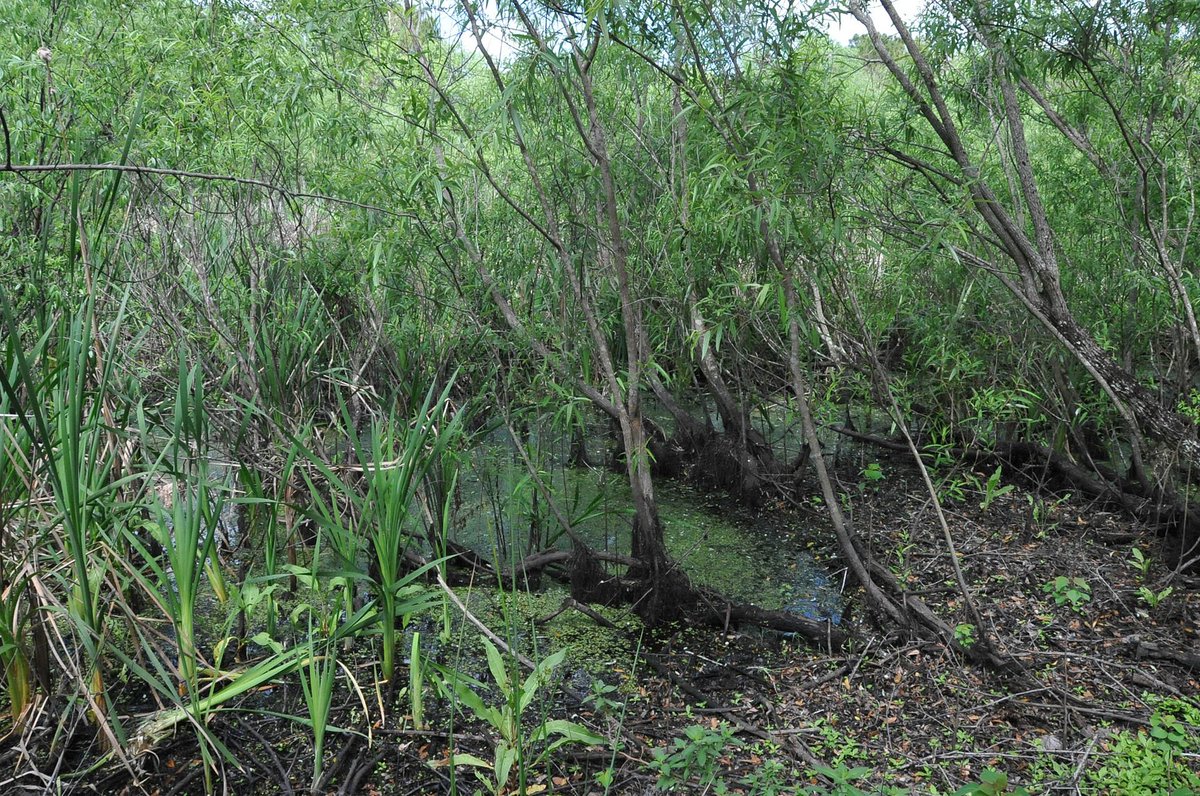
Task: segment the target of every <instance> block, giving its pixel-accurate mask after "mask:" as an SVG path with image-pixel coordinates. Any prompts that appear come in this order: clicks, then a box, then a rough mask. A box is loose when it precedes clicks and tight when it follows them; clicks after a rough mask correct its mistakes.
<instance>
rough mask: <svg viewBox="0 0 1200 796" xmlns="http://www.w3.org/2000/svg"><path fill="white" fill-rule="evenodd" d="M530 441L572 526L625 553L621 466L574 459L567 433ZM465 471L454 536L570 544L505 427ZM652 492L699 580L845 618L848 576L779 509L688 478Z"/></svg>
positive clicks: (771, 604)
mask: <svg viewBox="0 0 1200 796" xmlns="http://www.w3.org/2000/svg"><path fill="white" fill-rule="evenodd" d="M525 444H526V450H527V452H528V455H529V456H530V459H531V460H532V461H535V462H537V465H538V467H539V470H540V473H539V476H540V478H541V479H542V481H543V482H544V483H545V484H546V485H547V486H548V487H549V488H550V489H551V490H552V492H553V494H554V499H555V500H556V502H557V503H558V506H559V508H560V510H561V511H562V512H563V513H564V514H566V515H567V517H568V518H569V519H570V521H571V524H572V526H573V529H574V530H575V532H576V533H577V534H579V535H580V536H581V537H582V538H583V539H584V540H585V541H586V542H587V543H588V544H589V545H591V546H592V547H593V548H595V549H597V550H603V551H611V552H615V553H625V554H627V553H628V551H629V536H630V517H631V505H632V504H631V500H630V490H629V483H628V481H627V480H626V477H625V475H624V473H623V472H621V473H618V472H614V471H612V470H609V469H607V468H605V467H601V466H589V467H572V466H569V465H568V460H569V448H570V446H569V442H568V440H566V439H565V438H564V437H563V435H561V434H555V433H550V432H543V431H539V430H538V429H536V428H531V429H530V430H529V431H528V432H527V434H526V436H525ZM604 445H605V442H604V440H602V439H601V440H593V441H590V442H589V443H588V458H589V459H590V460H591V461H593V462H604V461H605V460H606V457H607V455H608V452H607V451H606V450H605V449H604ZM459 478H460V480H459V494H458V497H457V501H456V506H455V512H454V525H453V527H454V528H455V538H456V541H458V542H460V543H462V544H465V545H467V546H469V547H471V548H473V549H474V550H476V551H477V552H479V553H481V554H483V555H486V556H488V557H489V558H491V559H493V560H498V561H501V562H502V563H511V562H513V561H514V560H519V559H520V558H521V557H523V556H524V555H527V554H528V553H530V552H533V551H535V550H538V549H544V548H545V547H549V546H557V547H561V548H564V549H565V548H566V547H567V540H566V539H565V537H563V536H562V535H561V531H560V530H559V525H558V523H557V521H556V520H555V517H554V513H553V512H552V511H551V510H550V509H549V508H548V507H547V506H546V502H545V499H544V497H542V496H541V495H539V494H538V492H537V489H536V487H535V484H534V482H533V480H532V479H531V478H530V477H529V474H528V471H527V469H526V466H525V464H524V462H523V461H522V459H521V457H520V456H519V454H518V451H517V449H516V447H515V444H514V442H513V440H512V438H511V436H510V435H509V433H508V431H507V430H506V429H504V428H501V429H499V430H497V431H494V432H493V433H491V434H489V435H488V436H487V437H486V438H485V439H484V440H483V441H482V442H481V443H480V445H479V446H478V447H477V448H476V449H475V451H473V453H472V455H471V459H470V462H469V463H467V464H465V466H464V468H463V472H462V473H461V474H460V476H459ZM655 491H656V496H657V498H658V505H659V512H660V516H661V518H662V520H663V524H664V526H665V532H666V541H667V546H668V550H669V551H670V554H671V556H672V558H674V559H675V560H676V561H678V562H679V563H680V565H681V566H682V567H683V568H684V569H685V570H686V571H687V573H688V575H689V576H690V577H691V578H692V579H693V580H694V581H695V582H697V583H699V584H701V585H705V586H709V587H712V588H714V589H716V590H718V591H719V592H721V593H723V594H725V595H727V596H729V597H730V598H733V599H736V600H741V601H745V602H752V603H755V604H756V605H760V606H762V607H764V608H769V609H787V610H790V611H793V612H796V613H799V614H802V615H804V616H807V617H809V618H812V619H818V620H823V619H826V618H829V619H832V620H833V621H834V622H835V623H836V622H837V621H838V620H839V619H840V615H841V610H842V602H841V586H842V578H841V576H840V575H838V576H837V577H834V576H833V575H832V574H831V573H830V572H828V571H826V570H825V569H824V568H823V567H822V566H821V565H820V564H818V563H817V562H816V561H815V560H814V558H813V556H812V555H811V554H810V553H809V552H808V551H807V550H806V549H805V545H804V542H803V541H802V536H803V535H802V534H800V533H797V532H794V530H793V529H789V528H787V527H786V522H781V520H780V518H779V517H764V515H750V514H747V513H745V512H733V511H728V510H726V507H725V506H723V505H722V504H721V502H720V501H721V500H722V499H725V498H723V496H721V495H719V494H714V493H712V492H702V491H701V490H699V489H697V488H695V487H693V486H691V485H689V484H686V483H683V482H681V481H675V480H667V479H658V480H656V482H655ZM725 500H727V499H725Z"/></svg>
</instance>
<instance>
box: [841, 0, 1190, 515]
mask: <svg viewBox="0 0 1200 796" xmlns="http://www.w3.org/2000/svg"><path fill="white" fill-rule="evenodd" d="M882 5H883V9H884V11H885V13H886V15H887V18H888V20H889V21H890V23H891V27H892V28H893V29H894V31H895V35H896V37H897V39H896V41H897V42H898V45H896V46H892V44H891V42H890V41H889V40H888V39H887V38H886V37H885V36H884V35H883V34H882V33H881V32H880V30H879V29H878V28H877V26H876V25H875V22H874V20H873V18H872V17H871V15H870V14H869V13H868V12H867V11H866V10H865V8H864V6H863V5H862V4H861V3H854V4H852V6H851V11H852V12H853V14H854V16H855V17H856V18H857V19H858V20H859V21H860V22H861V23H862V24H863V25H864V26H865V27H866V28H867V31H868V37H869V40H870V44H871V49H872V50H873V51H874V54H875V56H876V57H877V58H878V59H879V60H880V61H881V62H882V64H883V65H884V67H885V68H886V70H887V73H888V75H889V79H890V81H891V83H892V85H893V86H894V87H895V88H896V89H897V90H898V93H899V96H900V97H901V101H902V103H903V104H904V105H905V106H906V107H907V108H908V110H909V111H911V112H912V113H913V114H915V116H916V117H917V118H919V119H920V120H921V121H922V122H923V123H924V125H926V129H927V130H928V131H929V132H930V133H931V136H932V140H931V141H930V142H929V143H930V146H925V145H922V144H920V143H918V142H919V141H920V137H919V136H917V137H916V138H910V139H909V141H905V140H902V139H898V138H892V139H890V140H886V141H884V142H882V144H881V148H882V150H883V151H884V152H886V153H887V155H888V156H889V157H890V158H892V159H894V160H895V161H897V162H898V163H900V164H901V165H902V166H904V167H905V168H906V169H907V170H909V171H911V172H912V173H914V174H916V175H918V176H919V177H920V178H921V180H922V181H923V182H924V183H925V184H926V185H927V186H928V188H929V191H928V196H929V197H930V198H931V199H932V201H933V203H934V205H939V204H940V206H941V208H942V209H941V210H940V211H939V212H938V216H939V217H940V218H941V219H943V222H944V223H945V225H946V227H947V229H948V230H952V232H951V233H950V234H947V235H944V236H943V237H942V238H941V241H942V246H943V248H944V250H945V251H947V252H949V253H950V254H951V255H952V256H953V257H954V258H956V259H957V260H958V261H960V262H962V263H964V264H966V265H967V266H968V267H969V268H971V269H974V270H976V271H978V272H980V273H982V274H986V275H987V276H989V277H991V278H993V279H995V280H996V281H998V282H999V283H1000V284H1001V285H1003V286H1004V288H1005V289H1006V290H1007V291H1008V293H1009V294H1010V295H1011V296H1012V297H1013V298H1014V299H1015V300H1016V301H1017V302H1018V303H1019V305H1020V306H1021V307H1022V308H1023V309H1024V310H1025V312H1027V313H1028V315H1029V316H1030V317H1032V318H1033V319H1034V320H1035V322H1036V323H1037V324H1039V325H1040V326H1041V328H1042V329H1043V330H1044V331H1045V333H1046V334H1047V335H1048V336H1049V337H1050V338H1051V339H1052V340H1054V341H1056V342H1057V343H1058V344H1059V345H1060V346H1061V347H1062V349H1063V350H1064V351H1065V352H1067V354H1068V355H1069V356H1070V357H1071V358H1072V359H1073V360H1074V361H1075V362H1076V363H1077V364H1078V365H1079V367H1080V368H1082V370H1083V371H1085V372H1086V373H1087V375H1088V377H1089V378H1090V379H1091V381H1092V383H1093V384H1094V385H1095V386H1096V388H1097V389H1098V390H1099V391H1101V392H1102V394H1103V395H1105V396H1106V397H1107V399H1108V400H1109V401H1110V402H1111V405H1112V406H1113V407H1114V408H1115V411H1116V413H1117V415H1118V416H1119V418H1120V422H1121V424H1122V425H1123V427H1124V429H1125V438H1126V440H1127V441H1128V443H1129V444H1130V445H1131V446H1132V448H1133V452H1134V463H1135V470H1136V471H1139V474H1140V476H1141V478H1142V481H1143V482H1144V483H1146V482H1148V481H1149V480H1150V478H1148V477H1147V475H1146V473H1145V472H1144V471H1142V466H1143V464H1146V469H1148V470H1154V469H1158V470H1159V473H1160V474H1164V473H1165V472H1166V471H1167V470H1169V468H1164V467H1163V466H1162V465H1161V464H1160V465H1159V467H1157V468H1155V467H1154V461H1153V460H1152V461H1150V462H1148V463H1147V462H1146V458H1147V457H1145V456H1144V455H1143V453H1144V451H1145V447H1146V437H1149V438H1152V439H1153V440H1156V441H1157V442H1158V443H1159V444H1160V445H1162V446H1164V447H1165V448H1167V449H1170V450H1173V451H1175V452H1177V454H1178V455H1179V456H1180V457H1181V458H1182V460H1183V461H1184V462H1186V463H1187V464H1188V466H1189V467H1195V466H1196V465H1200V439H1198V438H1197V434H1196V428H1195V425H1194V424H1193V422H1192V421H1191V420H1190V419H1189V418H1188V417H1187V416H1185V415H1184V414H1182V413H1181V412H1180V411H1179V409H1178V407H1177V402H1178V397H1179V396H1178V394H1174V395H1172V394H1170V393H1167V394H1164V393H1162V392H1161V391H1159V390H1156V389H1155V388H1154V386H1152V385H1151V384H1148V383H1146V381H1145V379H1146V378H1147V376H1148V375H1149V373H1148V371H1147V369H1140V368H1136V367H1134V365H1135V363H1134V362H1132V361H1130V360H1127V361H1125V362H1122V361H1121V360H1120V359H1119V358H1118V357H1117V356H1115V355H1114V352H1113V351H1112V350H1110V349H1109V348H1108V347H1106V345H1105V344H1104V342H1103V341H1102V340H1101V339H1100V338H1099V337H1098V335H1097V332H1096V331H1095V329H1094V328H1089V326H1088V325H1087V324H1085V323H1084V322H1082V321H1081V320H1080V319H1079V318H1080V315H1079V307H1078V306H1077V305H1075V304H1073V302H1072V300H1071V295H1072V293H1075V294H1078V293H1079V292H1080V291H1079V288H1078V286H1079V285H1086V284H1087V282H1088V281H1089V280H1091V279H1094V278H1095V277H1093V276H1092V273H1093V272H1092V270H1091V268H1090V267H1089V266H1090V262H1089V261H1090V260H1092V259H1093V258H1094V256H1095V254H1094V251H1095V250H1094V249H1093V248H1092V247H1093V246H1095V245H1096V244H1095V241H1096V238H1095V237H1093V236H1090V235H1088V236H1082V237H1079V236H1073V234H1072V233H1074V232H1076V231H1077V230H1078V224H1077V222H1072V220H1071V219H1069V218H1066V217H1064V214H1063V213H1060V212H1057V210H1056V207H1055V206H1054V205H1053V203H1052V202H1048V201H1047V198H1046V191H1045V187H1046V185H1047V184H1054V181H1055V179H1057V178H1056V177H1054V176H1052V175H1053V174H1054V172H1055V171H1056V170H1057V168H1056V164H1053V163H1050V162H1047V161H1046V160H1045V159H1044V158H1043V157H1039V152H1041V151H1045V150H1044V148H1043V143H1042V142H1043V141H1045V140H1047V138H1050V139H1054V138H1057V139H1058V140H1060V141H1062V142H1065V143H1066V144H1067V145H1069V147H1070V148H1071V149H1073V150H1075V151H1076V152H1077V153H1078V154H1079V155H1080V156H1081V160H1082V161H1083V162H1084V163H1085V164H1086V166H1087V168H1088V169H1091V170H1092V172H1093V173H1092V175H1091V179H1090V188H1091V190H1092V191H1094V192H1095V193H1094V194H1092V195H1093V197H1094V198H1095V199H1096V200H1097V202H1098V204H1099V205H1101V206H1105V212H1104V216H1105V217H1106V218H1107V220H1108V224H1105V225H1103V226H1102V227H1101V229H1103V232H1104V233H1105V235H1106V236H1109V237H1110V238H1112V237H1115V238H1117V239H1118V240H1119V241H1120V243H1119V246H1120V248H1121V249H1122V250H1124V251H1126V252H1128V253H1129V257H1128V260H1127V265H1128V267H1130V268H1132V269H1136V270H1138V271H1141V272H1142V273H1143V274H1144V275H1145V279H1144V280H1143V282H1142V284H1143V286H1144V288H1145V289H1146V290H1147V291H1148V292H1150V293H1151V294H1153V293H1154V292H1156V291H1160V290H1161V291H1164V292H1165V293H1166V295H1167V296H1169V299H1170V304H1171V305H1173V306H1174V308H1175V311H1176V313H1177V314H1176V319H1177V324H1178V329H1179V330H1180V333H1181V334H1180V339H1181V340H1183V341H1185V343H1186V346H1187V349H1188V350H1187V351H1184V352H1183V353H1184V355H1185V360H1186V361H1192V360H1193V359H1194V356H1195V353H1194V352H1195V351H1196V350H1197V348H1196V342H1197V337H1196V320H1195V311H1194V308H1193V299H1192V295H1191V292H1190V290H1191V288H1190V287H1189V282H1190V281H1191V279H1192V277H1191V276H1190V275H1189V273H1188V267H1187V265H1186V264H1187V263H1189V262H1191V260H1192V259H1193V258H1192V252H1193V251H1194V241H1193V240H1192V235H1191V229H1192V218H1193V216H1194V210H1195V198H1194V197H1195V190H1194V187H1193V186H1194V180H1195V177H1196V176H1197V175H1196V169H1195V159H1194V155H1193V153H1194V151H1195V146H1196V133H1195V124H1194V121H1193V116H1194V108H1195V101H1194V98H1193V97H1194V95H1193V94H1192V92H1191V90H1190V89H1191V86H1190V82H1191V80H1192V78H1191V75H1192V74H1194V65H1195V56H1196V51H1195V47H1196V45H1195V43H1194V34H1193V32H1192V31H1193V30H1194V22H1195V20H1194V19H1192V18H1190V17H1189V16H1188V13H1189V12H1187V11H1186V9H1178V8H1175V7H1174V6H1170V5H1163V6H1161V7H1159V6H1158V5H1147V6H1144V7H1138V8H1137V9H1134V8H1133V7H1130V6H1127V5H1125V4H1121V3H1112V4H1102V5H1101V6H1100V7H1095V8H1093V7H1092V6H1090V5H1087V4H1078V3H1067V4H1063V6H1062V7H1061V8H1056V9H1051V8H1048V7H1042V6H1040V5H1037V4H1021V3H1017V4H986V5H984V4H978V3H969V2H948V3H945V4H942V5H940V6H938V7H937V8H936V11H935V12H933V13H931V15H930V17H929V20H930V21H929V25H930V28H929V29H930V32H931V34H932V36H931V38H930V39H929V40H927V41H924V42H923V41H922V40H921V39H919V38H918V36H917V35H916V34H915V33H914V32H913V31H912V30H911V29H910V28H909V26H908V25H907V24H906V23H905V22H904V20H903V19H902V18H901V17H900V15H899V13H898V12H897V11H896V8H895V6H894V5H893V3H892V2H891V0H882ZM972 81H973V82H972ZM1081 98H1082V100H1081ZM975 118H982V119H987V120H990V124H991V125H992V127H991V131H990V133H989V132H988V131H987V130H980V129H978V128H973V127H972V122H971V120H972V119H975ZM901 127H903V125H901ZM947 219H949V221H946V220H947ZM1088 226H1089V227H1090V228H1091V229H1092V230H1094V229H1095V224H1094V222H1093V223H1091V224H1089V225H1088ZM1089 231H1091V230H1089ZM1105 248H1106V249H1111V248H1112V244H1111V243H1108V244H1107V245H1106V246H1105ZM1097 299H1098V300H1099V301H1101V302H1104V301H1107V302H1111V297H1105V298H1101V297H1097ZM1101 306H1102V307H1103V306H1105V305H1104V304H1102V305H1101ZM1107 306H1111V304H1108V305H1107ZM1189 371H1190V366H1189ZM1181 378H1182V380H1183V382H1184V383H1187V382H1189V381H1190V379H1188V378H1187V377H1186V376H1184V377H1181ZM1150 476H1151V477H1152V476H1153V473H1152V472H1151V473H1150ZM1166 495H1167V496H1168V500H1169V502H1174V500H1175V499H1174V497H1173V496H1172V495H1173V492H1172V490H1171V489H1170V487H1169V485H1168V487H1167V489H1166Z"/></svg>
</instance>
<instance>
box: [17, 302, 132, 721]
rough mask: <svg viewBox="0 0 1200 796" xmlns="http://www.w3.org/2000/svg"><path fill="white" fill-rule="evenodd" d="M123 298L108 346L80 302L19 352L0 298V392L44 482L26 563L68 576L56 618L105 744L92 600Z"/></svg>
mask: <svg viewBox="0 0 1200 796" xmlns="http://www.w3.org/2000/svg"><path fill="white" fill-rule="evenodd" d="M127 300H128V293H126V296H125V299H124V300H123V301H122V302H121V305H120V307H119V309H118V312H117V313H116V316H115V318H114V320H113V322H112V325H111V328H110V337H109V338H108V340H107V341H106V340H104V339H101V338H100V337H99V336H98V332H99V328H100V327H99V323H98V322H97V319H96V315H95V304H94V301H93V300H92V297H91V295H90V294H89V295H88V296H86V297H85V299H84V300H83V302H82V304H81V305H80V307H79V308H77V310H76V311H74V312H73V313H70V314H68V315H64V316H63V317H61V318H60V319H59V320H58V321H57V322H55V323H53V324H50V325H48V327H47V328H46V329H45V330H44V331H43V333H42V334H41V336H40V337H39V338H38V340H37V342H36V343H35V344H34V345H33V346H31V347H29V349H26V347H25V337H26V336H28V334H29V330H23V329H22V327H21V326H20V324H19V323H18V322H17V320H16V319H15V317H14V315H13V312H12V306H11V304H10V303H9V301H8V297H7V294H5V293H3V292H2V291H0V310H2V311H3V317H4V335H5V338H6V341H7V346H8V348H9V350H10V351H11V352H12V353H13V355H14V356H13V360H12V362H11V363H10V367H9V368H8V369H6V370H0V390H2V391H3V393H4V395H5V397H6V402H7V404H8V406H9V407H10V408H11V409H12V414H13V415H14V419H15V420H16V421H17V423H18V424H19V425H20V427H21V428H22V429H23V430H24V432H25V433H26V434H27V435H28V437H29V439H30V441H31V443H32V451H33V453H34V454H35V457H36V462H35V463H34V467H35V468H36V475H35V476H34V477H35V478H39V479H42V480H44V483H45V485H46V487H45V488H46V491H47V492H48V495H47V498H48V500H49V502H50V505H51V506H52V508H53V510H52V512H51V514H50V517H49V523H48V526H47V527H46V528H44V529H43V530H42V533H43V534H44V537H45V539H47V540H50V541H51V542H52V543H51V544H49V545H43V544H39V545H38V547H39V548H40V551H39V552H40V554H41V555H44V556H46V557H47V559H48V560H46V561H40V560H39V561H35V562H33V566H34V567H35V568H36V569H38V570H39V571H40V572H45V573H59V572H64V571H65V572H66V573H69V575H67V576H66V577H65V578H64V580H63V583H62V589H63V593H65V595H66V599H65V600H64V604H65V607H64V613H65V618H66V619H67V621H68V624H69V625H70V627H71V630H72V635H73V637H74V639H75V641H76V642H77V643H78V650H77V652H78V653H79V655H78V657H79V660H78V669H77V671H78V676H79V678H80V680H81V681H82V682H81V683H80V685H81V696H82V697H83V698H84V699H85V701H86V702H87V703H88V707H89V708H90V711H91V713H92V715H93V716H94V717H95V718H96V720H97V721H98V722H105V721H106V720H107V724H108V729H109V730H111V731H112V733H113V734H112V735H109V740H110V742H119V741H120V736H121V727H120V723H119V721H118V720H117V719H116V717H115V716H109V715H108V710H107V704H106V701H107V697H106V689H105V682H104V676H103V670H102V667H101V660H100V657H101V655H100V653H101V646H102V638H103V634H102V631H103V624H104V613H103V611H102V610H101V605H102V597H101V592H102V589H103V588H104V585H103V580H104V576H105V574H106V572H107V571H109V568H108V567H107V564H106V558H105V553H104V551H105V549H107V548H106V547H105V545H104V544H103V543H104V542H106V541H108V539H109V537H110V535H111V534H110V533H109V531H110V529H111V528H112V527H114V525H115V523H116V517H117V514H118V506H117V501H116V487H117V484H114V483H112V481H113V479H112V477H111V476H112V468H113V462H114V459H115V456H116V453H115V450H114V448H113V446H112V445H111V444H110V443H111V442H112V440H113V437H114V432H115V429H112V428H110V427H108V425H107V424H106V421H105V418H104V404H105V401H106V400H108V399H109V398H110V396H109V390H110V386H111V383H112V373H113V366H114V361H115V357H116V352H117V351H119V350H121V347H119V346H118V345H117V340H118V339H119V335H120V332H121V329H122V324H123V320H124V317H125V309H126V306H127ZM125 350H126V351H128V347H126V348H125ZM27 351H28V353H29V354H30V355H31V356H27ZM102 353H103V354H104V357H103V359H102V358H101V354H102ZM110 353H111V354H112V356H109V354H110ZM31 357H34V358H31ZM60 565H61V566H60ZM72 652H76V651H72ZM106 734H107V733H106Z"/></svg>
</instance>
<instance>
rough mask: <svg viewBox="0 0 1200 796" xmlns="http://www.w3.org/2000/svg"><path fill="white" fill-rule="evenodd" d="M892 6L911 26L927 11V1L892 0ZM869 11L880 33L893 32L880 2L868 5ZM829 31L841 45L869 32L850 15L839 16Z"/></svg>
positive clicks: (830, 35)
mask: <svg viewBox="0 0 1200 796" xmlns="http://www.w3.org/2000/svg"><path fill="white" fill-rule="evenodd" d="M892 5H894V6H895V7H896V11H898V12H899V13H900V18H901V19H903V20H904V22H905V24H908V25H911V24H912V23H913V21H914V20H915V19H916V18H917V17H918V16H919V15H920V14H921V12H922V11H924V10H925V6H926V0H892ZM867 9H868V10H869V11H870V12H871V18H872V19H873V20H875V27H876V28H877V29H878V30H879V32H880V33H888V32H891V30H892V22H891V20H890V19H888V16H887V14H886V13H884V10H883V6H881V5H880V4H879V3H878V2H873V3H869V4H868V5H867ZM827 30H828V31H829V37H830V38H831V39H833V40H834V41H836V42H839V43H841V44H847V43H849V41H850V40H851V39H852V38H854V37H855V36H858V35H861V34H865V33H866V32H867V29H866V28H864V27H863V26H862V25H860V24H859V23H858V20H857V19H855V18H854V17H852V16H850V15H849V14H841V15H839V16H838V17H837V18H836V19H835V20H834V21H832V22H831V23H830V24H829V27H828V28H827Z"/></svg>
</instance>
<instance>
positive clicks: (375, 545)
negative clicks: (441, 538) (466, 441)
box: [352, 385, 461, 680]
mask: <svg viewBox="0 0 1200 796" xmlns="http://www.w3.org/2000/svg"><path fill="white" fill-rule="evenodd" d="M449 398H450V385H447V386H446V387H445V389H443V390H442V391H441V392H440V393H438V392H437V391H436V390H435V388H434V387H432V386H431V387H430V388H429V390H428V391H427V392H426V393H425V396H424V399H423V400H422V401H421V403H420V407H419V409H418V410H417V411H416V413H415V416H414V417H413V418H412V419H411V420H408V421H405V420H402V419H399V418H397V417H396V416H395V415H393V416H392V417H391V418H390V419H389V420H387V421H385V422H378V423H375V424H373V425H372V428H371V439H370V440H369V447H367V445H364V444H363V443H362V442H361V441H360V440H359V439H358V438H357V437H352V440H353V443H354V445H355V449H356V450H357V451H358V454H359V458H360V461H361V463H362V467H363V470H364V474H365V476H366V478H367V493H366V496H365V497H364V499H363V516H362V525H363V527H364V528H365V529H366V533H367V537H368V540H369V545H370V552H371V554H372V569H373V571H374V575H375V578H374V583H373V585H374V588H375V590H376V599H377V600H378V604H379V611H380V622H381V635H382V639H383V652H382V662H381V666H382V675H383V677H384V679H386V680H391V678H392V675H393V674H394V672H395V660H396V622H397V619H398V618H401V613H402V612H401V611H400V610H399V607H400V605H401V602H402V601H403V600H405V599H406V598H409V597H411V596H412V593H411V589H412V588H414V587H413V586H412V585H411V584H410V585H407V586H406V585H404V584H405V580H406V578H405V565H404V562H403V557H404V552H405V549H406V548H407V546H408V545H409V544H410V543H411V539H412V536H413V533H412V529H413V528H414V526H416V525H423V524H424V522H427V521H428V519H426V518H422V517H420V516H419V514H420V513H419V511H417V506H416V505H415V504H416V498H417V495H418V492H419V490H420V489H421V486H422V483H423V481H424V479H425V476H426V475H427V474H429V472H430V470H431V468H433V467H434V466H435V465H436V464H439V463H440V462H441V460H442V458H443V457H445V456H447V455H449V452H450V446H451V442H452V441H453V440H454V439H455V438H456V437H457V436H458V434H459V432H460V429H461V416H460V415H458V414H455V413H452V412H451V411H450V406H449ZM368 452H369V453H368ZM439 509H440V507H439Z"/></svg>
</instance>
